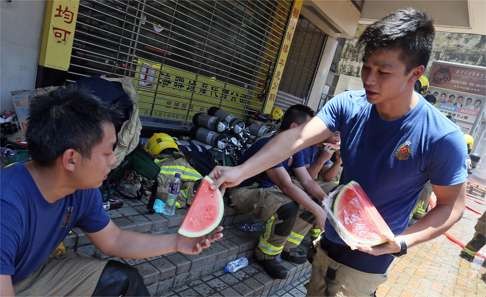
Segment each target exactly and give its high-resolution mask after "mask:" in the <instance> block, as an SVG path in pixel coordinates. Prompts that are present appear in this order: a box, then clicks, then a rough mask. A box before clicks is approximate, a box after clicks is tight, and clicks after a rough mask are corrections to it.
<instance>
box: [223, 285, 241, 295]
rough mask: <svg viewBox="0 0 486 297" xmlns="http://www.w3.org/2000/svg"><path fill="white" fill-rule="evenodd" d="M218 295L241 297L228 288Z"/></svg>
mask: <svg viewBox="0 0 486 297" xmlns="http://www.w3.org/2000/svg"><path fill="white" fill-rule="evenodd" d="M220 293H221V295H223V296H224V297H238V296H241V295H240V294H239V293H238V292H236V291H235V290H233V288H230V287H228V288H226V289H224V290H222V291H221V292H220Z"/></svg>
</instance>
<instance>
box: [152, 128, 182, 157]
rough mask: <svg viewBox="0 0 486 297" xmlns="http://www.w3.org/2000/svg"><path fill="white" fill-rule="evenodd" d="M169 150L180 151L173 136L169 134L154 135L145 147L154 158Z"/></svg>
mask: <svg viewBox="0 0 486 297" xmlns="http://www.w3.org/2000/svg"><path fill="white" fill-rule="evenodd" d="M167 149H171V150H176V151H178V150H179V147H178V146H177V143H176V142H175V141H174V139H173V138H172V136H170V135H169V134H167V133H154V134H153V135H152V137H150V138H149V140H148V141H147V144H146V145H145V150H146V151H147V152H149V153H150V154H151V155H152V156H157V155H159V154H160V153H161V152H163V151H165V150H167Z"/></svg>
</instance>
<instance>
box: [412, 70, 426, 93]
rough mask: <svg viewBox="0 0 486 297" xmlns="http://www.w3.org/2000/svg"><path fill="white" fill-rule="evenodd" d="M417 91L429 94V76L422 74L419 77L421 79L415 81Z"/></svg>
mask: <svg viewBox="0 0 486 297" xmlns="http://www.w3.org/2000/svg"><path fill="white" fill-rule="evenodd" d="M414 88H415V91H416V92H418V93H420V94H422V95H425V94H427V91H428V90H429V79H428V78H427V76H425V75H422V76H421V77H419V79H418V80H417V81H416V82H415V87H414Z"/></svg>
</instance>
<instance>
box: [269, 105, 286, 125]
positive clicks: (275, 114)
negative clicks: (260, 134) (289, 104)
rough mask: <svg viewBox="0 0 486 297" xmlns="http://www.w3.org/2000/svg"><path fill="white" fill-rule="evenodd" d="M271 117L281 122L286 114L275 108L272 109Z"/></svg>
mask: <svg viewBox="0 0 486 297" xmlns="http://www.w3.org/2000/svg"><path fill="white" fill-rule="evenodd" d="M271 115H272V119H273V120H274V121H278V120H280V119H281V118H282V117H283V115H284V112H283V110H282V109H281V108H280V107H278V106H274V107H273V109H272V114H271Z"/></svg>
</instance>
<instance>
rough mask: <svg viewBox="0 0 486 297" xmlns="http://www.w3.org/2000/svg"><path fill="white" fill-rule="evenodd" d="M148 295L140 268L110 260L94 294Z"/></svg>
mask: <svg viewBox="0 0 486 297" xmlns="http://www.w3.org/2000/svg"><path fill="white" fill-rule="evenodd" d="M120 295H130V296H147V295H148V291H147V288H146V287H145V284H144V282H143V278H142V276H141V275H140V273H139V272H138V270H137V269H136V268H134V267H132V266H130V265H128V264H124V263H121V262H118V261H113V260H110V261H108V263H106V266H105V268H104V269H103V272H102V273H101V276H100V279H99V280H98V284H97V285H96V289H95V291H94V293H93V296H120Z"/></svg>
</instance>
